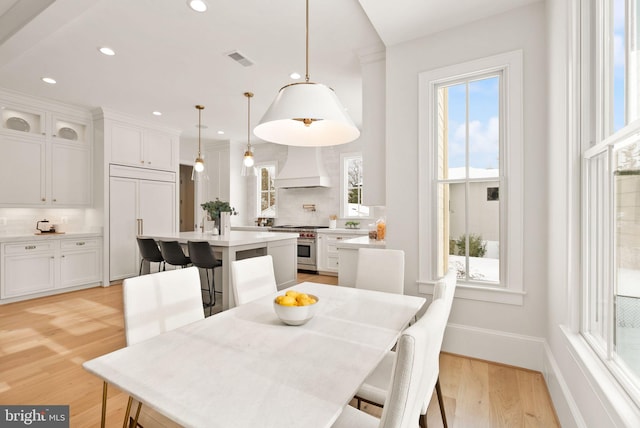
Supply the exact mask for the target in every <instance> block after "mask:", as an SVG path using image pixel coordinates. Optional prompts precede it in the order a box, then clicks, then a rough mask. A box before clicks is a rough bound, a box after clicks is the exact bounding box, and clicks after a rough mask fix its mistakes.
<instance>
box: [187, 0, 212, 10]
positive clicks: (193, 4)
mask: <svg viewBox="0 0 640 428" xmlns="http://www.w3.org/2000/svg"><path fill="white" fill-rule="evenodd" d="M187 4H188V5H189V7H190V8H191V9H193V10H195V11H196V12H205V11H206V10H207V3H205V2H204V0H187Z"/></svg>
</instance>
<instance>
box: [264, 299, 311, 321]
mask: <svg viewBox="0 0 640 428" xmlns="http://www.w3.org/2000/svg"><path fill="white" fill-rule="evenodd" d="M309 297H313V298H314V299H315V300H316V302H315V303H314V304H312V305H307V306H282V305H281V304H279V303H276V301H275V300H274V301H273V309H274V310H275V311H276V315H278V318H280V321H282V322H283V323H285V324H288V325H302V324H304V323H306V322H307V321H309V320H310V319H311V318H313V316H314V315H315V314H316V309H317V308H318V301H319V299H318V297H317V296H314V295H312V294H309Z"/></svg>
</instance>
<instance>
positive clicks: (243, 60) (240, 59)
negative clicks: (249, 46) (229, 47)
mask: <svg viewBox="0 0 640 428" xmlns="http://www.w3.org/2000/svg"><path fill="white" fill-rule="evenodd" d="M227 56H228V57H229V58H231V59H232V60H234V61H235V62H237V63H239V64H242V65H244V66H245V67H249V66H252V65H253V61H251V60H250V59H249V58H247V57H246V56H244V55H242V54H241V53H240V52H238V51H233V52H229V53H228V54H227Z"/></svg>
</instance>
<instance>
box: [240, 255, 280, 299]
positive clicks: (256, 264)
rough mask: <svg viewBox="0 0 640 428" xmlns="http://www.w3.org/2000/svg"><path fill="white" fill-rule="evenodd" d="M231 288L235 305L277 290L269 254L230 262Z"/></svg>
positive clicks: (271, 259)
mask: <svg viewBox="0 0 640 428" xmlns="http://www.w3.org/2000/svg"><path fill="white" fill-rule="evenodd" d="M231 288H232V290H233V298H234V299H235V302H236V305H238V306H239V305H243V304H245V303H248V302H250V301H252V300H255V299H257V298H260V297H263V296H266V295H269V294H272V293H275V292H277V291H278V288H277V285H276V276H275V274H274V272H273V258H272V257H271V256H270V255H266V256H260V257H251V258H248V259H244V260H236V261H233V262H231Z"/></svg>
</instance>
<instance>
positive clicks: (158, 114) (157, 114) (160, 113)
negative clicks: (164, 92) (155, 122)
mask: <svg viewBox="0 0 640 428" xmlns="http://www.w3.org/2000/svg"><path fill="white" fill-rule="evenodd" d="M151 114H153V115H154V116H162V112H161V111H154V112H153V113H151Z"/></svg>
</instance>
